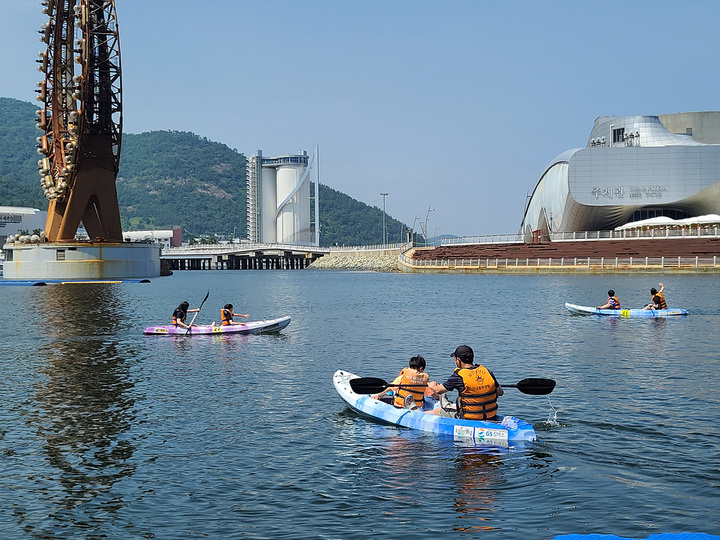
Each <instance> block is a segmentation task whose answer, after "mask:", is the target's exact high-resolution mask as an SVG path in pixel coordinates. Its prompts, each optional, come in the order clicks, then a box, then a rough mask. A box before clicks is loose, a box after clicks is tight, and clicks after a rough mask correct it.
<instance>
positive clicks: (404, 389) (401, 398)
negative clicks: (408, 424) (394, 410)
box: [393, 368, 430, 408]
mask: <svg viewBox="0 0 720 540" xmlns="http://www.w3.org/2000/svg"><path fill="white" fill-rule="evenodd" d="M429 378H430V376H429V375H428V374H427V373H418V372H417V371H416V370H414V369H411V368H404V369H403V370H402V371H401V372H400V375H398V376H397V378H396V379H395V381H398V379H400V380H399V381H398V382H396V383H395V384H399V385H400V387H399V388H398V390H397V392H396V393H395V399H394V400H393V405H395V406H396V407H400V408H403V407H405V396H407V395H408V394H412V396H413V398H414V399H415V403H416V404H417V406H418V407H422V404H423V402H424V401H425V388H427V382H428V379H429ZM395 381H393V382H395ZM405 384H424V385H425V386H403V385H405Z"/></svg>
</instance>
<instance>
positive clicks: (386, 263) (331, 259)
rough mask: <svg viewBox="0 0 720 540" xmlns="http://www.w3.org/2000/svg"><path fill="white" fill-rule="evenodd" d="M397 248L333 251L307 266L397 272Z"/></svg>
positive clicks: (321, 268)
mask: <svg viewBox="0 0 720 540" xmlns="http://www.w3.org/2000/svg"><path fill="white" fill-rule="evenodd" d="M398 253H399V250H373V251H333V252H331V253H328V254H327V255H324V256H323V257H320V258H319V259H318V260H316V261H315V262H313V263H312V264H311V265H310V266H308V268H310V269H314V270H364V271H369V272H399V270H398Z"/></svg>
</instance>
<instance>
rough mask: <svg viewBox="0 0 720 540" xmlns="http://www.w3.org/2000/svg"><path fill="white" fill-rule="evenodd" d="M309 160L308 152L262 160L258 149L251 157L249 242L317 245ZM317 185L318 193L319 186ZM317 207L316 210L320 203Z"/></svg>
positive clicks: (248, 169)
mask: <svg viewBox="0 0 720 540" xmlns="http://www.w3.org/2000/svg"><path fill="white" fill-rule="evenodd" d="M309 161H310V160H309V158H308V154H307V152H305V151H303V152H300V153H299V154H297V155H286V156H279V157H263V155H262V152H261V151H260V150H258V152H257V154H256V155H254V156H252V157H250V159H249V160H248V165H247V220H248V223H247V234H248V240H249V241H250V242H256V243H270V244H275V243H277V244H313V243H314V242H315V230H314V229H315V228H314V227H311V221H310V201H311V196H310V169H311V167H312V165H311V163H310V162H309ZM315 186H316V190H317V183H316V184H315ZM316 201H317V197H316ZM315 208H316V210H317V204H316V206H315ZM316 218H317V216H316ZM316 221H317V219H316Z"/></svg>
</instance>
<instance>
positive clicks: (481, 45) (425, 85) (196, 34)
mask: <svg viewBox="0 0 720 540" xmlns="http://www.w3.org/2000/svg"><path fill="white" fill-rule="evenodd" d="M0 4H1V5H2V16H1V17H0V97H11V98H16V99H21V100H24V101H32V102H35V101H34V100H35V92H34V90H35V88H36V83H37V82H38V81H39V80H40V79H41V74H40V73H39V72H38V71H37V70H36V68H37V64H36V63H35V59H36V58H37V53H38V52H39V51H40V50H43V47H44V44H43V43H41V42H40V41H39V34H38V33H37V30H38V29H39V27H40V25H41V24H42V23H43V22H46V21H47V16H46V15H43V14H42V6H41V5H40V2H39V1H36V0H0ZM115 5H116V10H117V15H118V24H119V29H120V45H121V57H122V72H123V120H124V126H123V131H124V132H125V133H142V132H145V131H151V130H165V129H170V130H178V131H192V132H194V133H196V134H198V135H200V136H203V137H207V138H208V139H210V140H213V141H218V142H221V143H224V144H226V145H228V146H229V147H231V148H235V149H237V150H238V151H240V152H242V153H244V154H245V155H246V156H250V155H252V154H254V153H255V152H256V151H257V150H258V149H260V150H262V151H263V154H264V155H266V156H274V155H282V154H294V153H297V152H298V151H301V150H307V151H308V152H309V153H312V152H313V151H314V148H315V147H316V146H318V147H319V149H320V182H321V183H322V184H326V185H328V186H330V187H332V188H334V189H336V190H339V191H342V192H343V193H347V194H348V195H350V196H352V197H354V198H356V199H358V200H361V201H363V202H365V203H367V204H369V205H372V206H377V207H379V208H382V205H383V201H382V196H381V195H380V193H381V192H387V193H388V194H389V195H388V196H387V198H386V209H387V212H388V214H390V215H391V216H393V217H394V218H396V219H399V220H401V221H404V222H405V223H407V224H408V225H410V226H412V225H413V224H415V226H416V227H415V228H416V230H417V231H420V228H419V226H418V223H419V222H420V221H422V222H423V223H424V222H425V220H426V217H427V216H429V219H428V222H427V223H428V225H427V229H428V233H429V235H430V236H433V235H434V234H438V235H440V234H455V235H484V234H506V233H515V232H517V231H518V228H519V226H520V222H521V220H522V214H523V210H524V205H525V202H526V197H527V195H528V194H529V193H531V192H532V190H533V188H534V186H535V184H536V182H537V180H538V179H539V177H540V175H541V174H542V173H543V171H544V169H545V167H546V166H547V165H548V163H549V162H550V161H551V160H552V159H553V158H554V157H555V156H557V155H558V154H560V153H561V152H563V151H565V150H567V149H570V148H577V147H582V146H585V145H586V144H587V142H588V138H589V135H590V131H591V129H592V127H593V122H594V121H595V118H597V117H598V116H608V115H616V116H633V115H644V114H651V115H656V114H669V113H676V112H690V111H708V110H720V103H718V99H719V96H720V32H718V30H717V25H718V21H720V2H716V1H715V0H707V1H688V2H671V1H650V0H639V1H632V2H628V1H613V0H609V1H608V0H604V1H602V2H598V1H594V2H585V1H573V2H570V1H537V0H533V1H495V2H490V1H482V0H443V1H440V0H436V1H426V0H305V1H303V0H262V1H261V0H252V1H243V0H204V1H197V0H193V1H191V0H172V1H171V0H116V2H115ZM31 144H34V141H31ZM121 159H122V158H121ZM320 196H321V197H322V191H321V193H320ZM429 208H433V209H434V211H432V212H429V213H428V209H429ZM181 211H184V210H183V209H178V212H181ZM416 217H417V218H418V219H417V220H416V219H415V218H416ZM320 219H321V221H322V216H321V217H320ZM389 234H390V237H391V239H394V234H395V233H394V232H393V231H390V232H389Z"/></svg>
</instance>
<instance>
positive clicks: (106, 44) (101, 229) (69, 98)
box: [37, 0, 122, 242]
mask: <svg viewBox="0 0 720 540" xmlns="http://www.w3.org/2000/svg"><path fill="white" fill-rule="evenodd" d="M42 4H43V6H44V8H43V12H44V13H46V14H47V15H48V17H49V20H48V22H46V23H44V24H43V25H42V27H41V29H40V34H41V40H42V41H43V42H44V43H45V44H46V45H47V50H46V51H41V52H40V53H39V57H40V58H39V59H38V63H39V66H38V70H39V71H41V72H42V73H44V75H45V78H44V80H42V81H40V82H39V83H38V90H37V93H38V96H37V99H38V101H40V102H41V103H42V108H41V109H40V110H39V111H37V127H38V128H39V129H40V130H41V131H42V135H41V136H40V137H38V139H37V142H38V153H40V154H41V156H44V157H42V158H41V159H40V160H39V161H38V170H39V173H40V178H41V181H40V183H41V186H42V189H43V191H44V193H45V197H46V198H47V199H48V200H49V201H50V204H49V208H48V217H47V222H46V225H45V233H46V235H47V239H48V240H49V241H50V242H73V241H75V235H76V233H77V230H78V227H79V226H80V224H81V223H82V225H83V226H84V227H85V230H86V231H87V233H88V236H89V237H90V239H91V240H93V241H106V242H121V241H122V228H121V226H120V210H119V207H118V199H117V189H116V186H115V180H116V178H117V172H118V167H119V162H120V143H121V136H122V99H121V97H122V96H121V94H122V84H121V72H120V45H119V37H118V25H117V17H116V14H115V3H114V2H113V1H112V0H44V1H43V3H42Z"/></svg>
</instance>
